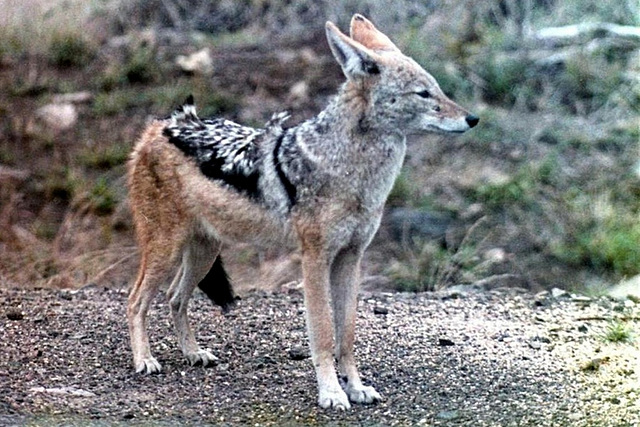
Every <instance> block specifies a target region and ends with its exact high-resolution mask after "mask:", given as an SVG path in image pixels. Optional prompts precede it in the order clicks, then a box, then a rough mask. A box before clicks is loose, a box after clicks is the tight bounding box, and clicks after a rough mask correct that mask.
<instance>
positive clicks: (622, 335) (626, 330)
mask: <svg viewBox="0 0 640 427" xmlns="http://www.w3.org/2000/svg"><path fill="white" fill-rule="evenodd" d="M604 338H605V340H607V341H609V342H613V343H630V342H632V341H633V334H632V331H631V328H630V327H629V326H627V325H626V324H625V323H623V322H621V321H614V322H611V324H610V325H609V327H608V328H607V332H606V334H605V336H604Z"/></svg>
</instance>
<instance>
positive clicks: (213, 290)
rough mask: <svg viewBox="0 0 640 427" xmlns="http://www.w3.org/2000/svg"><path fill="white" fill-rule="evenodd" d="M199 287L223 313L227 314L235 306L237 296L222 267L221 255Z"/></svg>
mask: <svg viewBox="0 0 640 427" xmlns="http://www.w3.org/2000/svg"><path fill="white" fill-rule="evenodd" d="M198 287H199V288H200V290H201V291H202V292H204V293H205V294H206V295H207V296H208V297H209V298H210V299H211V301H213V302H214V303H215V304H216V305H219V306H220V307H221V308H222V312H223V313H227V312H228V311H229V310H230V309H231V308H232V307H233V306H234V305H235V302H236V296H235V294H234V293H233V288H232V287H231V282H230V281H229V276H228V275H227V272H226V271H225V270H224V266H223V265H222V258H221V257H220V255H218V257H217V258H216V260H215V261H214V263H213V266H212V267H211V269H210V270H209V272H208V273H207V275H206V276H204V279H202V280H201V281H200V283H198Z"/></svg>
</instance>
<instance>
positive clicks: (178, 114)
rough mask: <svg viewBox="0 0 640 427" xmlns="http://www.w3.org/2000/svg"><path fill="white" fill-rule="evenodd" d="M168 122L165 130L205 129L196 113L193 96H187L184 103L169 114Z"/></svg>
mask: <svg viewBox="0 0 640 427" xmlns="http://www.w3.org/2000/svg"><path fill="white" fill-rule="evenodd" d="M169 120H170V123H169V125H168V126H167V129H171V128H185V127H187V128H191V129H194V130H195V129H204V128H205V124H204V123H202V120H200V118H199V117H198V114H197V113H196V106H195V103H194V100H193V95H189V96H188V97H187V99H186V100H185V101H184V103H183V104H182V105H181V106H179V107H178V108H176V109H175V110H174V111H173V113H171V117H169ZM169 136H172V135H169Z"/></svg>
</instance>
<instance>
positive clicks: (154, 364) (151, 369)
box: [136, 357, 162, 374]
mask: <svg viewBox="0 0 640 427" xmlns="http://www.w3.org/2000/svg"><path fill="white" fill-rule="evenodd" d="M161 370H162V368H161V367H160V363H158V361H157V360H156V358H155V357H148V358H146V359H142V360H141V361H140V362H138V363H136V372H137V373H139V374H157V373H159V372H160V371H161Z"/></svg>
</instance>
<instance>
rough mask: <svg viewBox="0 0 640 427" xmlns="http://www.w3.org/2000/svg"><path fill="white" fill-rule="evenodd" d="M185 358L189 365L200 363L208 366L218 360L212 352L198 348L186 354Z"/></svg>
mask: <svg viewBox="0 0 640 427" xmlns="http://www.w3.org/2000/svg"><path fill="white" fill-rule="evenodd" d="M186 357H187V360H188V361H189V364H190V365H191V366H196V365H202V366H208V365H213V364H214V363H215V362H217V361H218V358H217V357H215V356H214V355H213V354H211V353H210V352H208V351H207V350H198V351H196V352H194V353H189V354H186Z"/></svg>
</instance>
